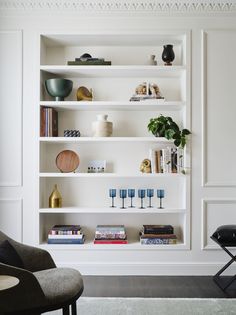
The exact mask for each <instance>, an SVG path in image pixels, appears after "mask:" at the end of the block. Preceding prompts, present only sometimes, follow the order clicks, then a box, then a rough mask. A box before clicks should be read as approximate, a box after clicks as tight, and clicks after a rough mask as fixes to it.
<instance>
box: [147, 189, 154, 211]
mask: <svg viewBox="0 0 236 315" xmlns="http://www.w3.org/2000/svg"><path fill="white" fill-rule="evenodd" d="M153 196H154V189H147V197H148V198H149V204H148V208H153V207H152V197H153Z"/></svg>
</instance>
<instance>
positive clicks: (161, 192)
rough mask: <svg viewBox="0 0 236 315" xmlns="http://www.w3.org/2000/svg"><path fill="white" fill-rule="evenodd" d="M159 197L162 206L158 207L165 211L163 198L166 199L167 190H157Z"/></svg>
mask: <svg viewBox="0 0 236 315" xmlns="http://www.w3.org/2000/svg"><path fill="white" fill-rule="evenodd" d="M157 197H158V198H159V199H160V206H159V207H158V209H164V207H162V198H164V197H165V190H164V189H157Z"/></svg>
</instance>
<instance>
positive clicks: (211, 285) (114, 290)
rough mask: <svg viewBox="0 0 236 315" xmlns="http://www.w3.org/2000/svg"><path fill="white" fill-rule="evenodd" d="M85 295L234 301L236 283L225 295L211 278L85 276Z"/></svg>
mask: <svg viewBox="0 0 236 315" xmlns="http://www.w3.org/2000/svg"><path fill="white" fill-rule="evenodd" d="M83 279H84V287H85V289H84V293H83V296H91V297H161V298H163V297H172V298H235V297H236V281H235V282H234V283H233V284H232V285H231V286H230V288H228V289H227V290H226V292H223V291H222V290H221V289H220V288H219V287H218V286H217V285H216V284H215V282H214V281H213V279H212V277H210V276H209V277H208V276H84V277H83Z"/></svg>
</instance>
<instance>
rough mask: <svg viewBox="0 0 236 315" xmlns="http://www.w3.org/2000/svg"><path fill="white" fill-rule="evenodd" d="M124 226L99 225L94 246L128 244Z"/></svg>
mask: <svg viewBox="0 0 236 315" xmlns="http://www.w3.org/2000/svg"><path fill="white" fill-rule="evenodd" d="M127 243H128V241H127V235H126V232H125V227H124V225H97V227H96V231H95V238H94V244H127Z"/></svg>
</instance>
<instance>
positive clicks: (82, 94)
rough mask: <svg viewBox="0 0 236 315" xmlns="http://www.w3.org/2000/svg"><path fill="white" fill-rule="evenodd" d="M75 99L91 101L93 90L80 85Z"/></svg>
mask: <svg viewBox="0 0 236 315" xmlns="http://www.w3.org/2000/svg"><path fill="white" fill-rule="evenodd" d="M76 96H77V101H89V102H90V101H92V100H93V91H92V89H90V90H88V89H87V88H86V87H85V86H80V87H79V88H78V90H77V93H76Z"/></svg>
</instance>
